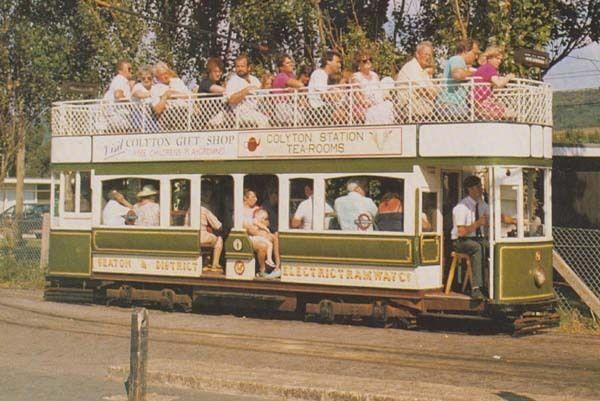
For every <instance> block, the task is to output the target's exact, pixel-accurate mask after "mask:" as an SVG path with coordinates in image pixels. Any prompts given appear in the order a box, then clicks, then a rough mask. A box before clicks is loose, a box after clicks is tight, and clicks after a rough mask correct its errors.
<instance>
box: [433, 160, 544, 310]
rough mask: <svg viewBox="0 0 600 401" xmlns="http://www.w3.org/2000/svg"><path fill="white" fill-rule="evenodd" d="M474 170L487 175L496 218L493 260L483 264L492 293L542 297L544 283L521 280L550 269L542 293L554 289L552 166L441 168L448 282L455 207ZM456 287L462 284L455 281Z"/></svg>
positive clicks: (489, 232) (488, 233)
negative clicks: (508, 289) (552, 280)
mask: <svg viewBox="0 0 600 401" xmlns="http://www.w3.org/2000/svg"><path fill="white" fill-rule="evenodd" d="M470 175H475V176H477V177H479V178H480V179H481V182H482V185H483V189H484V195H483V197H484V200H485V202H486V203H487V204H488V206H489V210H490V219H489V222H490V223H489V226H488V227H487V229H486V230H485V233H484V235H485V237H487V239H488V241H489V246H490V248H489V253H488V255H487V256H488V257H487V263H486V262H485V261H484V266H483V276H484V287H485V288H486V290H487V292H488V293H489V298H490V299H492V300H495V301H502V300H505V299H511V300H512V299H520V297H521V296H523V297H526V298H527V297H530V296H534V297H536V296H538V295H537V294H538V293H539V291H540V287H539V286H538V284H539V283H534V284H535V285H534V286H531V285H530V284H531V283H529V282H528V281H527V280H525V284H524V285H520V283H518V280H519V277H520V276H522V274H521V273H531V271H532V266H533V269H534V270H535V269H538V270H539V269H542V270H544V271H545V272H546V275H547V276H548V277H547V280H546V282H545V283H543V287H544V288H543V289H542V292H544V294H546V293H548V292H549V293H551V273H552V271H551V257H552V255H551V251H552V232H551V229H550V227H552V224H551V207H550V205H551V203H550V202H551V197H550V195H551V193H550V179H551V170H550V168H546V167H524V166H476V167H464V168H461V169H456V168H453V169H442V170H441V171H440V181H439V182H440V187H441V188H440V189H441V199H440V204H439V210H440V213H439V214H440V218H441V220H442V222H441V224H438V225H439V226H440V227H441V228H440V229H441V231H442V233H443V234H442V237H443V244H442V268H443V271H444V283H445V282H446V280H447V277H446V276H447V274H448V270H449V266H450V263H451V254H452V251H453V250H454V249H453V243H452V240H451V230H452V227H453V220H452V211H453V209H454V207H455V206H456V205H457V204H458V203H459V202H460V201H461V199H463V198H464V197H465V196H467V195H466V191H465V189H464V188H463V180H464V179H465V178H466V177H467V176H470ZM530 254H531V255H530ZM538 266H539V267H538ZM521 270H522V271H521ZM517 271H521V272H520V273H517ZM509 272H510V274H508V273H509ZM455 281H460V278H459V279H458V280H455ZM515 281H517V283H516V285H511V291H508V292H507V291H506V289H507V288H508V286H507V285H506V284H507V283H508V282H511V283H513V284H515ZM548 283H550V284H549V285H550V289H548ZM456 288H460V286H457V285H455V287H454V289H456ZM457 291H460V290H457ZM546 295H547V294H546ZM540 296H541V295H540Z"/></svg>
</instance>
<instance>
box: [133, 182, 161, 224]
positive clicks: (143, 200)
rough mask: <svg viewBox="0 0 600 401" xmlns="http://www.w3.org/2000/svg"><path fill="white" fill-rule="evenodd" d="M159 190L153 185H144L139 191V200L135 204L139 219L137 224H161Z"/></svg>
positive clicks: (134, 208)
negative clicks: (158, 200) (157, 197)
mask: <svg viewBox="0 0 600 401" xmlns="http://www.w3.org/2000/svg"><path fill="white" fill-rule="evenodd" d="M157 194H158V191H157V190H156V189H154V187H153V186H152V185H144V186H143V187H142V190H141V191H140V192H138V194H137V198H138V202H137V203H136V204H135V205H133V210H134V211H135V214H136V215H137V217H138V219H137V221H136V223H135V225H136V226H152V227H155V226H160V206H159V204H158V203H156V200H155V199H156V195H157Z"/></svg>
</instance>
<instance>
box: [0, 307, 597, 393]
mask: <svg viewBox="0 0 600 401" xmlns="http://www.w3.org/2000/svg"><path fill="white" fill-rule="evenodd" d="M0 307H1V308H0V322H1V323H5V324H9V325H14V326H21V327H27V328H30V329H34V330H35V329H40V330H54V331H61V332H68V333H73V334H80V335H94V336H110V337H117V338H124V339H125V338H129V325H128V324H125V323H120V322H107V321H104V320H97V319H91V318H82V317H74V316H67V315H62V314H58V313H52V312H43V311H39V310H35V309H33V308H28V307H24V306H19V305H12V304H10V303H6V302H2V301H0ZM1 309H4V311H5V312H6V310H7V309H8V310H11V311H16V312H19V313H21V317H24V314H30V315H34V316H36V317H38V318H42V319H45V320H44V321H36V320H35V319H34V321H33V322H28V321H23V320H26V319H21V320H22V321H14V320H11V319H10V318H7V317H6V313H1ZM13 313H14V312H13ZM48 320H50V322H48ZM65 321H67V322H71V323H73V324H76V325H78V326H79V327H75V328H74V327H65V324H64V323H65ZM57 323H58V324H57ZM86 325H91V326H92V327H86ZM150 341H151V342H156V343H165V344H178V345H190V346H204V347H216V348H219V349H224V350H225V349H226V350H232V351H236V352H240V351H242V352H258V353H270V354H276V355H280V356H284V357H300V358H321V359H323V360H327V361H339V362H350V363H361V364H375V365H376V366H385V367H389V368H412V369H431V368H432V366H435V368H436V369H444V370H452V371H454V372H460V373H465V374H478V375H482V374H483V375H487V376H498V375H501V376H502V377H510V378H512V379H514V380H519V381H521V380H522V379H523V376H524V372H527V375H529V376H531V375H532V374H533V375H534V376H535V377H536V380H542V381H544V382H548V383H552V382H554V381H555V380H556V377H557V375H560V376H561V380H562V383H563V384H566V385H569V384H570V385H573V386H579V385H581V384H582V381H583V382H585V381H586V378H587V377H588V376H589V375H593V374H600V367H599V368H597V369H589V368H582V367H581V366H577V365H565V364H560V365H559V366H557V365H556V364H552V363H540V362H538V361H534V360H527V359H525V358H518V359H515V358H511V360H510V361H491V360H490V358H489V357H488V358H485V357H481V356H477V355H473V354H465V353H464V352H463V353H462V354H458V353H454V352H436V353H435V354H427V353H426V352H427V351H423V352H415V351H414V349H410V348H408V347H402V346H395V347H389V346H371V345H365V344H357V343H340V342H333V341H325V340H305V339H282V338H279V337H274V336H257V335H252V334H243V335H242V334H235V333H224V332H219V331H214V330H198V329H185V328H166V327H161V326H152V328H151V332H150ZM565 372H569V374H568V375H566V374H565Z"/></svg>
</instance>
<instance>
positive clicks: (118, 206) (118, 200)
mask: <svg viewBox="0 0 600 401" xmlns="http://www.w3.org/2000/svg"><path fill="white" fill-rule="evenodd" d="M108 197H109V200H108V202H106V205H105V206H104V209H103V210H102V224H104V225H107V226H124V225H126V224H127V216H128V212H130V211H131V210H132V208H133V206H131V203H129V202H128V201H127V199H125V197H124V196H123V194H121V193H120V192H119V191H117V190H116V189H111V190H110V191H109V192H108Z"/></svg>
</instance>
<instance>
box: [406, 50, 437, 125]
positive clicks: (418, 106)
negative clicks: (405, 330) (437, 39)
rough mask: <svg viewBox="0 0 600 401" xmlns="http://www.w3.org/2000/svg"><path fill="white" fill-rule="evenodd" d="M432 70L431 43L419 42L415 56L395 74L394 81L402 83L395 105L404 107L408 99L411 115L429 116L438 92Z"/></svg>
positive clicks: (432, 54) (433, 61)
mask: <svg viewBox="0 0 600 401" xmlns="http://www.w3.org/2000/svg"><path fill="white" fill-rule="evenodd" d="M434 72H435V60H434V53H433V43H431V42H430V41H424V42H421V43H419V44H418V45H417V50H416V52H415V56H414V57H413V58H412V59H411V60H410V61H409V62H407V63H406V64H404V65H403V66H402V68H401V69H400V71H399V72H398V75H397V76H396V81H397V82H401V85H402V86H401V90H399V91H398V92H397V93H398V99H397V102H398V104H397V105H398V106H400V107H403V108H406V107H407V106H408V102H409V101H410V102H412V104H411V106H412V114H413V116H417V117H425V118H427V117H429V116H430V115H431V114H432V112H433V107H434V104H435V99H436V97H437V96H438V94H439V92H440V88H439V86H436V85H435V84H434V82H433V80H432V78H433V74H434ZM409 82H410V84H409ZM409 85H410V86H409Z"/></svg>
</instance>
